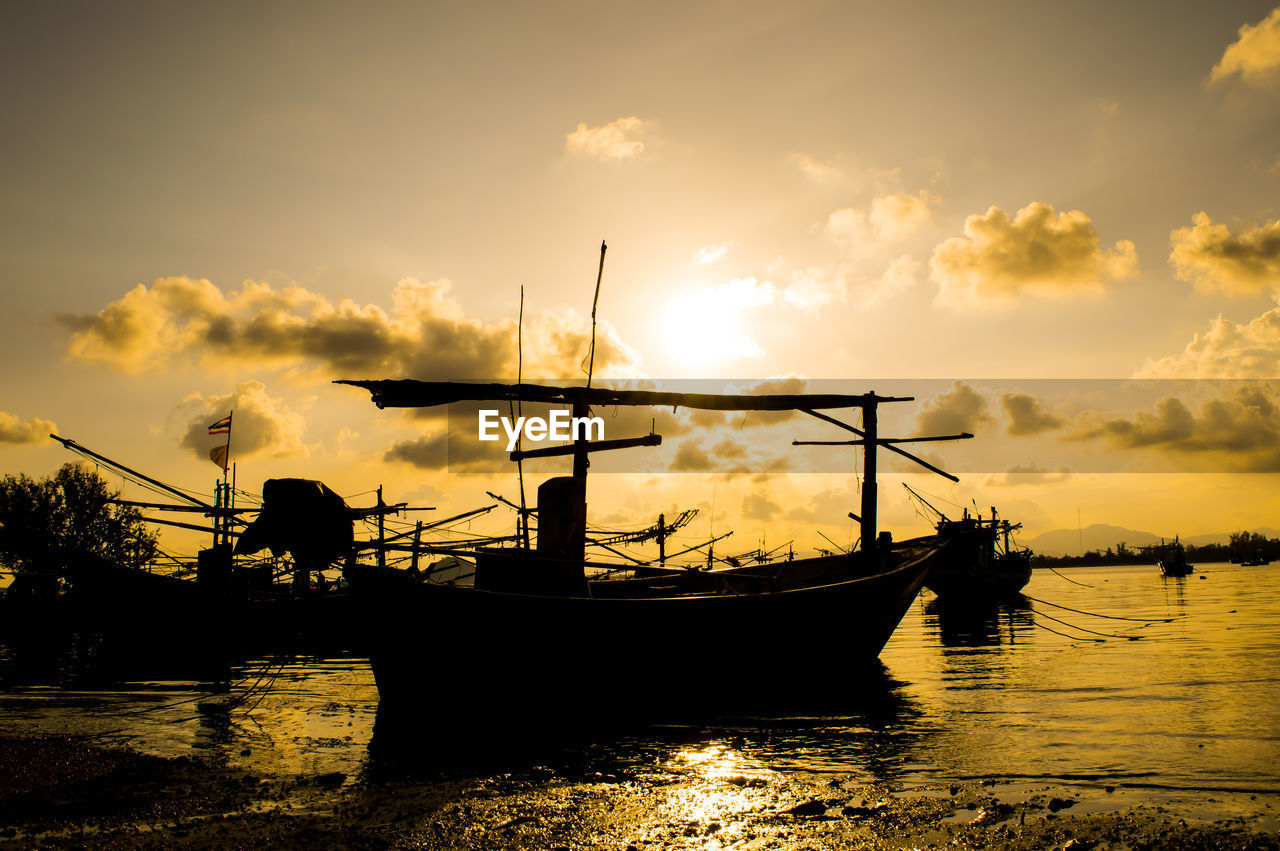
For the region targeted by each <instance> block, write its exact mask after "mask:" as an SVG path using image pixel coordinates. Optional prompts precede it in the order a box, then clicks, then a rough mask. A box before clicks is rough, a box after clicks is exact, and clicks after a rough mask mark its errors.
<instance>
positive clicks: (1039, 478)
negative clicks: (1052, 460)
mask: <svg viewBox="0 0 1280 851" xmlns="http://www.w3.org/2000/svg"><path fill="white" fill-rule="evenodd" d="M1070 478H1071V468H1070V467H1065V466H1063V467H1058V468H1057V469H1056V470H1050V469H1049V468H1048V467H1044V466H1041V465H1040V464H1037V463H1035V462H1034V461H1030V462H1027V463H1026V464H1014V465H1013V466H1012V467H1010V468H1009V469H1007V470H1005V471H1004V473H1002V474H1001V475H998V476H989V477H988V478H987V479H986V480H985V481H984V482H983V484H986V485H991V486H995V487H1016V486H1018V485H1047V484H1061V483H1062V482H1065V481H1067V480H1068V479H1070Z"/></svg>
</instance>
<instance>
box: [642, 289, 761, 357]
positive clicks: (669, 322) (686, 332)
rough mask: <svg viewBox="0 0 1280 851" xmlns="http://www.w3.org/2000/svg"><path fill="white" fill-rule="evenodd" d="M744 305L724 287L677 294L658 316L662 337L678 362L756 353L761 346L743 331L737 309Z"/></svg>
mask: <svg viewBox="0 0 1280 851" xmlns="http://www.w3.org/2000/svg"><path fill="white" fill-rule="evenodd" d="M746 306H752V305H745V304H744V303H743V301H742V299H741V298H740V297H739V296H738V294H736V293H735V292H734V291H732V290H730V289H726V288H725V287H716V288H709V287H708V288H704V289H700V290H697V291H695V292H692V293H687V294H685V295H682V296H680V297H679V298H677V299H676V300H675V301H673V302H672V303H671V305H670V306H669V307H668V308H667V311H666V313H665V315H664V316H663V319H662V339H663V341H664V342H665V344H666V347H667V351H668V352H669V353H670V354H671V356H672V357H673V358H674V359H675V360H677V361H678V362H680V363H682V364H687V365H690V366H706V365H709V364H718V363H723V362H725V361H730V360H738V359H741V358H753V357H759V356H761V355H763V354H764V349H763V348H761V347H760V344H759V343H757V342H756V341H755V340H753V339H752V338H751V337H750V336H748V335H747V334H745V333H743V330H742V327H741V322H740V317H739V313H740V311H741V310H742V309H743V307H746Z"/></svg>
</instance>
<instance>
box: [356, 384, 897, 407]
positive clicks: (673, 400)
mask: <svg viewBox="0 0 1280 851" xmlns="http://www.w3.org/2000/svg"><path fill="white" fill-rule="evenodd" d="M334 383H335V384H349V385H351V386H353V387H362V388H364V389H365V390H368V391H369V393H370V394H372V396H373V403H374V404H375V405H377V406H378V407H379V408H429V407H433V406H435V405H448V404H449V403H451V402H505V401H508V400H510V401H523V402H543V403H546V404H551V405H574V404H580V405H588V406H593V407H602V408H608V407H613V406H617V405H626V406H632V407H636V406H639V407H644V406H650V407H655V408H698V409H700V410H704V411H803V410H805V409H809V410H823V409H830V408H866V407H868V406H873V405H876V404H879V403H880V402H911V401H914V400H915V397H914V396H878V395H876V394H875V393H863V394H860V395H845V394H839V393H770V394H761V395H750V394H738V393H679V392H669V391H661V390H610V389H607V388H603V387H552V386H549V385H545V384H475V383H467V382H461V381H414V380H411V379H402V380H371V381H363V380H362V381H352V380H347V379H342V380H339V381H335V382H334Z"/></svg>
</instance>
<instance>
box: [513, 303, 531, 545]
mask: <svg viewBox="0 0 1280 851" xmlns="http://www.w3.org/2000/svg"><path fill="white" fill-rule="evenodd" d="M523 380H524V284H521V285H520V317H519V318H518V319H517V320H516V384H520V383H521V382H522V381H523ZM516 416H517V417H523V416H524V399H517V400H516ZM519 421H520V420H518V419H517V420H516V422H519ZM523 435H524V429H521V430H520V433H519V434H517V435H516V451H519V450H520V441H521V438H522V437H523ZM516 475H517V476H518V477H519V478H520V517H519V520H520V523H519V525H518V527H517V531H519V532H520V540H521V542H522V543H523V544H524V548H525V549H526V550H527V549H529V508H528V505H527V504H526V503H525V497H524V458H523V457H521V458H520V460H519V461H516Z"/></svg>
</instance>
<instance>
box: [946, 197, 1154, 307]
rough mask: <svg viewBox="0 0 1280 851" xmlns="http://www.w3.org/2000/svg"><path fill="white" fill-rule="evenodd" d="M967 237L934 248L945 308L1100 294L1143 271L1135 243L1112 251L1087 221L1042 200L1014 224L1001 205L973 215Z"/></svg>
mask: <svg viewBox="0 0 1280 851" xmlns="http://www.w3.org/2000/svg"><path fill="white" fill-rule="evenodd" d="M964 234H965V235H964V236H962V237H961V236H957V237H952V238H951V239H948V240H947V241H945V242H943V243H942V244H941V245H938V246H937V247H936V248H934V250H933V258H932V259H931V260H930V263H929V266H930V268H931V270H932V277H933V280H934V281H936V282H937V283H938V286H939V291H938V301H939V302H940V303H943V304H950V305H964V304H978V303H993V302H994V303H1000V302H1003V303H1009V302H1012V301H1015V300H1017V299H1018V298H1020V297H1021V296H1023V295H1036V296H1040V297H1064V296H1071V295H1080V294H1098V293H1101V292H1102V291H1103V290H1104V289H1105V284H1104V280H1105V279H1120V278H1124V277H1128V276H1130V275H1133V274H1135V273H1136V272H1137V269H1138V252H1137V249H1135V248H1134V245H1133V243H1132V242H1130V241H1129V240H1121V241H1119V242H1117V243H1116V245H1115V248H1114V250H1111V251H1104V250H1103V249H1102V247H1101V245H1100V243H1099V239H1098V233H1097V231H1096V230H1095V229H1094V226H1093V222H1092V221H1091V220H1090V219H1089V217H1088V216H1087V215H1085V214H1084V213H1082V212H1080V211H1079V210H1070V211H1067V212H1063V213H1057V212H1056V211H1055V210H1054V209H1053V207H1052V206H1051V205H1049V204H1044V203H1040V202H1038V201H1037V202H1032V203H1031V204H1028V205H1027V206H1026V207H1024V208H1022V209H1021V210H1019V211H1018V213H1017V215H1016V216H1014V217H1013V218H1010V217H1009V214H1008V213H1006V212H1004V211H1003V210H1001V209H1000V208H999V207H991V208H990V209H988V210H987V212H986V213H982V214H974V215H971V216H969V217H968V218H967V219H965V224H964Z"/></svg>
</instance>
